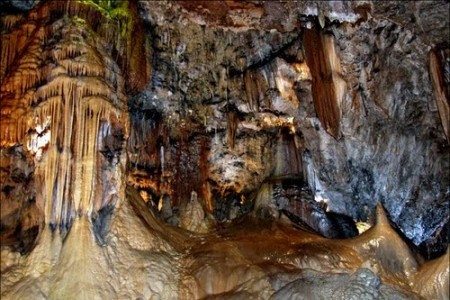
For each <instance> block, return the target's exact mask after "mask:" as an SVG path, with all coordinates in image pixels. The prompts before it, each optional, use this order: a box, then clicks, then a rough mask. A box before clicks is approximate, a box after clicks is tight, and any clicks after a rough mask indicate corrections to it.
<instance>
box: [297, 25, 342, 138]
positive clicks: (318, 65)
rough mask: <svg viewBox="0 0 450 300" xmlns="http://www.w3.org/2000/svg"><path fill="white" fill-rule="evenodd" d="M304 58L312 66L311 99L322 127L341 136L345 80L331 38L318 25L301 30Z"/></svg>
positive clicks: (332, 133)
mask: <svg viewBox="0 0 450 300" xmlns="http://www.w3.org/2000/svg"><path fill="white" fill-rule="evenodd" d="M303 40H304V46H305V50H306V62H307V64H308V67H309V69H310V70H311V75H312V83H313V99H314V106H315V108H316V112H317V115H318V117H319V119H320V121H321V123H322V126H323V127H324V129H325V130H326V131H327V132H328V133H329V134H330V135H332V136H333V137H334V138H339V136H340V121H341V108H340V105H341V102H342V100H343V97H344V95H345V91H346V83H345V81H344V80H343V79H342V78H341V73H342V71H341V66H340V61H339V58H338V56H337V55H336V51H335V46H334V38H333V36H331V35H324V34H323V33H322V32H321V31H319V29H318V28H312V29H309V30H306V31H305V33H304V37H303Z"/></svg>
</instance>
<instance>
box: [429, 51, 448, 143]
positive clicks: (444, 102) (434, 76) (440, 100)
mask: <svg viewBox="0 0 450 300" xmlns="http://www.w3.org/2000/svg"><path fill="white" fill-rule="evenodd" d="M448 52H449V50H447V55H448ZM444 53H445V52H444V50H441V51H439V50H436V49H434V50H433V51H430V77H431V82H432V84H433V90H434V97H435V99H436V103H437V107H438V110H439V115H440V117H441V123H442V128H443V129H444V133H445V136H446V137H447V141H448V142H449V143H450V100H449V97H448V86H446V84H445V81H444V72H443V69H444V68H443V61H444V60H443V59H442V58H443V57H445V54H444ZM441 56H442V57H441Z"/></svg>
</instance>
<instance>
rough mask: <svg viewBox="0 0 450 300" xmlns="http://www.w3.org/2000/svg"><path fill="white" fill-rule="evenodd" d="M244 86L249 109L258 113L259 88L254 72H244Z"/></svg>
mask: <svg viewBox="0 0 450 300" xmlns="http://www.w3.org/2000/svg"><path fill="white" fill-rule="evenodd" d="M244 85H245V92H246V95H247V101H248V107H249V109H250V110H252V111H259V99H260V94H261V88H260V86H259V83H258V80H257V78H256V75H255V72H254V71H252V70H247V71H246V72H245V74H244Z"/></svg>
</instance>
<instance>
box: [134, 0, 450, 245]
mask: <svg viewBox="0 0 450 300" xmlns="http://www.w3.org/2000/svg"><path fill="white" fill-rule="evenodd" d="M139 7H140V9H141V16H142V18H143V19H144V20H145V22H146V26H147V30H148V32H147V36H148V38H149V39H150V41H151V45H152V49H153V55H152V65H153V70H154V73H153V76H152V80H151V83H150V84H149V85H148V87H147V88H146V90H145V91H144V92H143V93H141V94H140V95H138V96H136V97H135V98H134V99H133V100H132V103H133V105H136V106H137V107H138V108H139V110H140V111H142V110H143V111H149V112H154V111H156V112H157V113H158V115H159V117H158V120H157V122H159V123H160V124H163V125H162V126H165V127H166V128H167V129H166V131H165V133H164V134H160V139H162V140H170V141H169V142H167V141H166V142H161V145H163V147H159V148H157V149H154V150H153V151H150V152H147V153H146V154H145V155H146V156H151V155H152V153H153V155H154V156H159V158H158V159H157V160H158V161H160V162H161V161H163V160H165V161H166V162H167V163H168V164H171V165H172V167H170V166H167V167H166V172H169V171H168V170H169V169H171V170H172V172H173V174H179V173H183V174H185V175H184V176H185V178H191V179H192V180H193V181H195V182H197V181H196V179H195V178H199V177H201V180H199V181H198V183H196V184H191V186H190V187H189V188H188V189H192V190H195V191H196V192H197V193H198V195H199V198H200V199H201V202H202V203H203V206H204V207H205V208H207V209H208V210H209V211H215V212H216V217H217V216H219V215H221V214H223V212H221V211H220V210H223V209H222V208H221V207H225V208H224V209H225V210H229V209H230V207H233V206H235V205H237V206H238V207H240V208H241V209H243V210H245V207H244V206H241V204H240V203H241V199H247V198H249V199H254V194H255V191H257V190H258V189H259V187H260V186H261V184H262V183H263V182H265V181H267V180H270V179H271V178H273V177H276V176H277V175H279V174H276V169H277V165H280V164H282V162H283V161H286V160H288V161H291V158H289V157H286V156H285V155H286V153H285V152H284V153H283V154H281V153H282V152H283V151H284V150H281V152H280V145H279V144H280V142H279V141H280V137H281V135H282V132H286V131H288V132H290V135H291V136H292V137H291V138H292V140H293V141H295V143H291V144H290V146H289V147H290V148H289V149H290V150H288V152H289V151H293V152H295V153H296V156H299V157H301V158H302V159H301V160H302V161H301V162H300V164H302V165H303V166H302V169H304V171H302V172H299V171H294V172H290V174H289V175H290V176H292V177H298V178H299V181H298V182H299V185H301V182H302V181H304V182H308V186H309V188H310V189H311V191H312V192H313V194H314V197H315V199H316V200H317V201H319V202H322V203H326V206H327V209H328V210H329V211H333V212H336V213H341V214H345V215H348V216H350V217H352V218H354V219H356V220H367V219H370V217H371V215H372V213H373V210H374V208H375V205H376V203H378V202H381V203H383V204H384V205H385V207H386V209H387V211H388V213H389V215H390V218H391V220H392V221H393V222H394V223H395V224H396V225H397V226H398V227H399V228H400V229H401V231H403V233H404V234H405V235H406V236H407V237H408V238H409V239H411V240H412V241H413V242H414V243H415V244H416V245H419V244H421V243H423V242H424V241H431V240H433V239H434V238H435V237H434V235H436V239H440V238H442V236H440V237H439V235H440V232H445V231H446V230H447V229H446V228H447V227H446V226H448V225H446V224H448V200H449V185H448V182H449V174H448V151H449V146H448V143H447V141H446V137H445V133H444V130H443V127H444V128H445V124H446V121H445V118H444V119H442V118H441V117H440V116H439V111H438V108H437V104H436V103H437V102H436V98H435V96H434V94H433V86H432V82H431V78H430V73H429V71H428V70H429V67H430V59H429V53H430V51H431V50H432V49H435V48H439V49H442V48H445V47H448V41H447V40H446V38H445V32H448V28H446V27H445V24H448V18H447V19H446V18H445V16H446V15H447V16H448V12H447V11H445V9H444V8H445V7H446V4H445V3H443V2H439V3H438V2H436V3H434V4H431V3H425V2H424V3H422V2H418V3H416V4H414V5H413V4H411V5H410V6H408V5H406V4H404V3H397V2H394V3H392V4H390V5H388V4H385V3H383V4H380V5H377V4H368V5H359V4H355V3H352V4H350V3H337V2H332V3H329V4H326V3H322V4H318V5H313V4H304V3H300V4H295V5H294V4H282V3H280V4H277V3H259V2H250V3H239V4H237V3H234V4H224V3H221V2H220V3H219V2H214V3H207V2H201V1H200V2H198V1H197V2H183V1H181V2H179V3H169V4H168V5H161V4H158V3H147V2H145V1H142V2H139ZM394 8H395V9H399V10H401V11H404V14H403V15H400V14H398V15H393V14H394V13H392V12H393V11H395V9H394ZM174 11H176V12H177V13H174ZM217 11H221V13H220V14H219V15H218V12H217ZM169 12H170V13H169ZM427 12H430V13H431V12H432V13H433V16H436V18H435V19H432V18H427V17H426V15H427ZM438 12H439V13H438ZM433 28H439V30H440V31H441V33H442V35H441V34H437V32H436V31H437V30H434V29H433ZM446 43H447V44H446ZM308 56H309V59H308ZM442 61H445V58H444V59H443V60H442ZM445 64H448V58H447V61H446V62H445V63H442V65H441V69H442V70H444V66H445ZM317 74H321V75H320V77H317V76H318V75H317ZM447 101H448V100H447ZM444 102H445V101H444ZM139 113H141V112H139ZM131 114H132V115H133V114H134V113H133V111H131ZM442 120H443V121H442ZM145 122H146V121H145ZM235 123H236V124H235ZM138 126H142V125H138ZM186 140H187V141H189V142H188V144H189V145H183V144H184V142H182V141H186ZM196 140H202V141H203V142H202V143H203V145H205V144H206V146H202V147H205V149H204V152H202V151H201V150H199V149H200V148H201V146H198V147H197V150H196V151H192V150H190V148H192V147H193V145H194V144H196V143H197V142H196ZM205 141H206V142H205ZM161 149H164V154H163V152H161V151H162V150H161ZM201 153H204V154H201ZM143 155H144V154H143ZM161 155H162V156H164V159H163V160H162V159H161ZM186 155H187V158H183V156H186ZM141 157H142V156H141ZM180 160H184V161H185V163H183V164H181V165H178V166H177V165H176V163H173V162H176V161H180ZM171 161H173V162H171ZM294 165H295V163H294ZM132 169H133V168H132ZM144 173H145V172H144ZM288 173H289V172H288ZM294 173H296V174H294ZM199 174H201V176H200V175H199ZM177 176H179V175H173V176H169V177H168V178H167V181H169V180H172V185H171V186H172V188H171V189H173V191H170V189H168V190H167V191H168V194H170V195H173V200H172V204H173V205H174V206H178V205H180V204H182V203H183V201H187V200H188V199H189V198H190V193H189V191H188V189H187V190H185V191H181V190H180V189H182V188H181V187H180V186H179V185H177V184H173V182H175V181H176V178H177ZM158 180H160V179H158ZM193 181H189V180H188V181H186V180H183V181H181V182H184V183H186V182H190V183H192V182H193ZM178 182H179V181H178ZM183 188H185V186H184V185H183ZM158 197H159V196H158ZM158 201H159V200H157V201H156V202H155V203H156V205H157V203H158ZM224 201H225V202H229V204H226V205H224V204H223V202H224ZM242 202H245V201H242ZM233 203H234V204H233ZM226 214H227V213H225V215H226ZM443 236H444V239H445V236H446V235H445V233H444V234H443ZM422 246H424V247H425V248H426V247H427V246H426V243H425V244H423V245H422ZM439 251H441V252H442V251H443V249H442V248H441V249H440V250H439Z"/></svg>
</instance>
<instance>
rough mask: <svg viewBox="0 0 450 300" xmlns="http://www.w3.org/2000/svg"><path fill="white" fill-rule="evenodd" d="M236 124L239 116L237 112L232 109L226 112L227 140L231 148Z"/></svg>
mask: <svg viewBox="0 0 450 300" xmlns="http://www.w3.org/2000/svg"><path fill="white" fill-rule="evenodd" d="M238 124H239V117H238V115H237V112H236V111H234V110H230V111H229V112H228V113H227V142H228V145H229V146H230V147H231V149H234V144H235V141H236V131H237V127H238Z"/></svg>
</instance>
